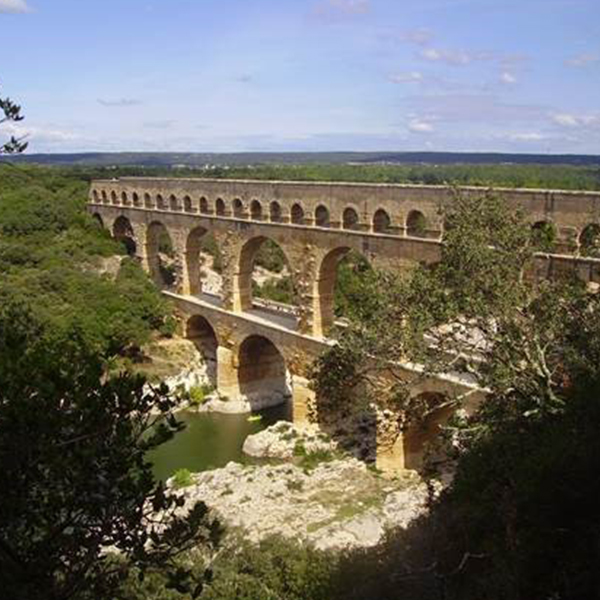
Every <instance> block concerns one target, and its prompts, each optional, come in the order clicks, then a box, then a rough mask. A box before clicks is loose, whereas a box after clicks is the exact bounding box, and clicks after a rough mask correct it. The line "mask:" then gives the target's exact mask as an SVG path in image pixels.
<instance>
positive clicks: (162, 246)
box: [146, 221, 180, 289]
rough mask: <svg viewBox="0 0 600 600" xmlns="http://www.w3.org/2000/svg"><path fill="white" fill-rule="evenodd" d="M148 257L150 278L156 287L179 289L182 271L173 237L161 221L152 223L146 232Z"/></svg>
mask: <svg viewBox="0 0 600 600" xmlns="http://www.w3.org/2000/svg"><path fill="white" fill-rule="evenodd" d="M167 244H168V245H167ZM162 256H165V257H168V259H169V261H170V262H169V264H165V262H164V261H163V259H162ZM146 257H147V261H148V269H149V271H150V276H151V277H152V279H153V280H154V282H155V283H156V285H157V286H158V287H159V288H161V289H177V284H178V282H179V279H180V272H179V271H180V269H179V265H178V264H177V257H176V256H175V247H174V244H173V237H172V235H171V234H170V233H169V230H168V228H167V227H166V226H165V225H164V223H162V222H160V221H152V222H151V223H150V224H149V225H148V228H147V230H146Z"/></svg>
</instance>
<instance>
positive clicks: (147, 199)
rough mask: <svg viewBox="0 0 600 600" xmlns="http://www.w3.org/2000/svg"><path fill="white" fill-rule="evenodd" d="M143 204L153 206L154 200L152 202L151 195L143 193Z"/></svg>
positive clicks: (148, 206)
mask: <svg viewBox="0 0 600 600" xmlns="http://www.w3.org/2000/svg"><path fill="white" fill-rule="evenodd" d="M144 206H145V207H146V208H154V202H152V196H151V195H150V194H144Z"/></svg>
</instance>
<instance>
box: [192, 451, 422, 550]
mask: <svg viewBox="0 0 600 600" xmlns="http://www.w3.org/2000/svg"><path fill="white" fill-rule="evenodd" d="M181 493H182V494H183V495H184V496H185V498H186V504H185V507H184V508H183V510H186V509H187V508H188V507H189V506H191V504H192V503H193V502H195V501H196V500H203V501H204V502H206V504H207V505H208V506H209V507H211V508H212V509H214V511H215V512H216V513H217V514H218V515H220V517H221V518H222V519H223V520H224V521H225V523H227V524H228V525H230V526H233V527H239V528H241V529H242V531H243V534H244V535H245V536H246V537H248V538H249V539H250V540H252V541H258V540H261V539H263V538H264V537H266V536H268V535H271V534H280V535H282V536H285V537H289V538H294V539H299V540H303V541H305V542H309V543H312V544H314V545H315V546H316V547H318V548H323V549H325V548H330V549H342V548H348V547H360V546H372V545H374V544H376V543H377V542H378V541H379V540H380V539H381V538H382V536H383V535H384V532H385V531H386V529H388V528H392V527H395V526H406V525H407V524H408V523H409V522H410V520H411V519H413V518H415V517H416V516H418V515H419V514H421V513H422V512H423V511H424V510H425V500H426V497H427V491H426V488H425V486H424V485H423V484H420V483H418V482H417V480H415V479H410V478H404V479H396V480H393V481H390V480H386V479H383V478H381V477H380V476H378V475H376V474H374V473H372V472H371V471H369V470H368V469H367V467H366V466H365V465H364V463H361V462H360V461H358V460H355V459H343V460H334V461H332V462H328V463H322V464H321V465H319V466H317V467H316V468H315V469H314V470H312V471H308V472H306V471H305V470H304V469H303V468H301V467H299V466H295V465H292V464H283V465H277V466H273V465H265V466H243V465H240V464H237V463H229V464H228V465H227V466H226V467H225V468H223V469H217V470H214V471H207V472H205V473H199V474H196V475H194V485H192V486H190V487H188V488H185V489H184V490H181Z"/></svg>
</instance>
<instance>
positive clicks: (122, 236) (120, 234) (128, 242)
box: [113, 216, 137, 256]
mask: <svg viewBox="0 0 600 600" xmlns="http://www.w3.org/2000/svg"><path fill="white" fill-rule="evenodd" d="M113 237H114V238H115V240H117V241H119V242H121V243H122V244H123V246H125V250H126V252H127V254H128V255H129V256H135V255H136V253H137V244H136V242H135V234H134V232H133V227H132V226H131V222H130V221H129V219H128V218H127V217H123V216H120V217H118V218H117V220H116V221H115V223H114V225H113Z"/></svg>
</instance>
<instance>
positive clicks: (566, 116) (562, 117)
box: [551, 113, 600, 128]
mask: <svg viewBox="0 0 600 600" xmlns="http://www.w3.org/2000/svg"><path fill="white" fill-rule="evenodd" d="M551 118H552V122H553V123H555V124H556V125H560V126H561V127H573V128H574V127H590V126H596V125H600V114H594V115H575V114H572V113H555V114H553V115H552V117H551Z"/></svg>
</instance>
